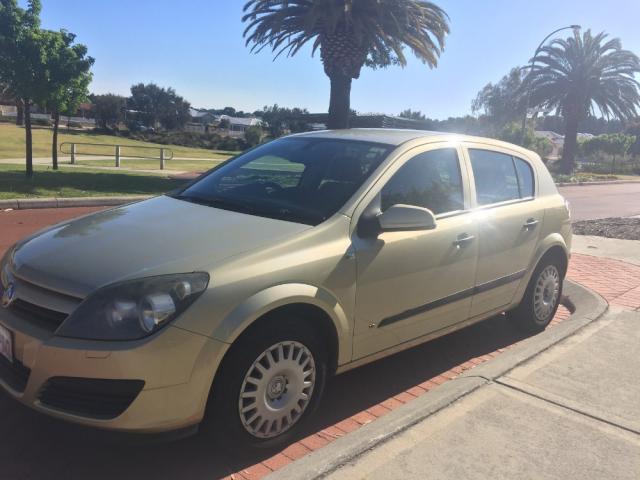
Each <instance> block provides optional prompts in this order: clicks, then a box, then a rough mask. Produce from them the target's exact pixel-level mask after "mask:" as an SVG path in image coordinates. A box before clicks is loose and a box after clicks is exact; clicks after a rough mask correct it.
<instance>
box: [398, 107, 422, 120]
mask: <svg viewBox="0 0 640 480" xmlns="http://www.w3.org/2000/svg"><path fill="white" fill-rule="evenodd" d="M398 116H399V117H402V118H408V119H410V120H426V119H427V117H426V116H425V115H424V113H422V112H421V111H420V110H415V111H414V110H411V109H410V108H407V109H406V110H403V111H401V112H400V115H398Z"/></svg>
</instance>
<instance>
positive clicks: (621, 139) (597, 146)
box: [579, 133, 636, 173]
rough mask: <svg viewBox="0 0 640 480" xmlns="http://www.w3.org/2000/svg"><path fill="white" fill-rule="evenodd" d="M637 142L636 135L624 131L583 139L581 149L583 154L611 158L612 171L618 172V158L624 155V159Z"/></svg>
mask: <svg viewBox="0 0 640 480" xmlns="http://www.w3.org/2000/svg"><path fill="white" fill-rule="evenodd" d="M635 142H636V137H635V136H634V135H627V134H624V133H612V134H604V135H598V136H596V137H592V138H589V139H587V140H583V141H582V142H580V143H579V150H580V152H581V153H582V154H583V155H586V156H590V157H595V158H596V160H601V159H602V157H603V154H604V155H608V156H609V157H610V158H611V170H610V172H611V173H616V160H617V159H618V158H619V157H622V159H623V160H624V159H625V157H626V156H627V154H628V153H629V152H630V150H631V148H632V147H633V145H634V144H635Z"/></svg>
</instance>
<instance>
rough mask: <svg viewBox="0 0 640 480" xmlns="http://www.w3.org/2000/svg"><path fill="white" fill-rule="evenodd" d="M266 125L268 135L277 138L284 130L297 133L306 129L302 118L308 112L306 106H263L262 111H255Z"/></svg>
mask: <svg viewBox="0 0 640 480" xmlns="http://www.w3.org/2000/svg"><path fill="white" fill-rule="evenodd" d="M256 114H257V116H259V117H260V118H261V119H262V120H263V121H264V122H265V123H266V126H267V130H268V131H269V135H270V136H271V137H272V138H278V137H281V136H282V135H284V133H285V131H287V130H288V131H289V132H293V133H297V132H305V131H307V130H308V127H307V123H306V121H305V119H304V116H305V115H308V114H309V111H308V110H307V109H306V108H297V107H295V108H285V107H280V106H278V104H275V105H273V106H271V107H267V106H265V107H264V108H263V109H262V111H260V112H256Z"/></svg>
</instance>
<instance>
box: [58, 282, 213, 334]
mask: <svg viewBox="0 0 640 480" xmlns="http://www.w3.org/2000/svg"><path fill="white" fill-rule="evenodd" d="M208 283H209V275H208V274H206V273H185V274H180V275H163V276H159V277H149V278H143V279H140V280H132V281H128V282H122V283H118V284H115V285H109V286H107V287H104V288H101V289H100V290H98V291H96V292H95V293H93V294H91V295H89V296H88V297H87V298H86V299H85V300H84V302H82V303H81V304H80V306H79V307H78V308H77V309H76V310H75V311H74V312H73V313H72V314H71V315H70V316H69V318H67V319H66V320H65V321H64V323H63V324H62V325H61V326H60V328H59V329H58V331H57V332H56V335H58V336H61V337H72V338H82V339H85V340H137V339H140V338H143V337H146V336H148V335H151V334H152V333H154V332H156V331H158V330H159V329H161V328H162V327H164V326H165V325H167V324H168V323H169V322H170V321H171V320H173V319H174V318H176V317H177V316H178V315H180V314H181V313H182V312H184V311H185V310H186V309H187V308H188V307H189V305H191V304H192V303H193V302H194V301H195V300H196V298H198V297H199V296H200V295H201V294H202V293H203V292H204V291H205V290H206V288H207V285H208Z"/></svg>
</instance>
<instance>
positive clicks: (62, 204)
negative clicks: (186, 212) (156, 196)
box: [0, 195, 152, 210]
mask: <svg viewBox="0 0 640 480" xmlns="http://www.w3.org/2000/svg"><path fill="white" fill-rule="evenodd" d="M151 197H152V195H127V196H121V197H74V198H16V199H10V200H0V210H5V209H8V208H10V209H13V210H26V209H32V208H67V207H113V206H117V205H123V204H125V203H131V202H138V201H140V200H146V199H147V198H151Z"/></svg>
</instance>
